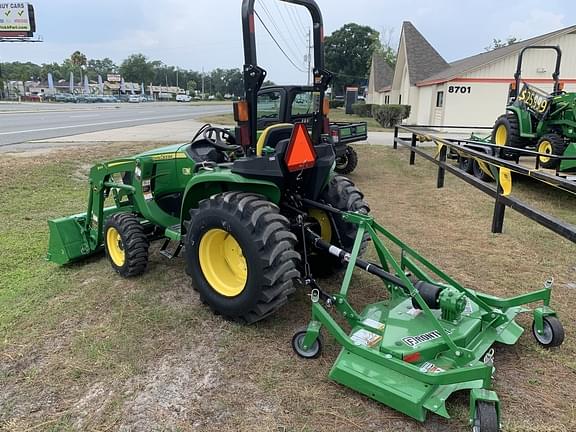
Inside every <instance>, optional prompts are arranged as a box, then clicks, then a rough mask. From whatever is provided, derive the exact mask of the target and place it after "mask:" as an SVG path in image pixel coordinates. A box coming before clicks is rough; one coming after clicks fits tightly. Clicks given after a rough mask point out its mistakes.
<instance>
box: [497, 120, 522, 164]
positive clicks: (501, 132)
mask: <svg viewBox="0 0 576 432" xmlns="http://www.w3.org/2000/svg"><path fill="white" fill-rule="evenodd" d="M492 142H493V143H494V144H496V145H499V146H502V147H511V148H525V147H526V146H527V145H529V144H530V141H529V140H527V139H525V138H522V137H521V136H520V123H519V122H518V117H517V116H516V114H515V113H512V112H508V113H506V114H503V115H501V116H500V117H498V119H497V120H496V122H495V123H494V127H493V128H492ZM517 155H518V153H517V152H515V151H507V150H502V151H501V156H502V157H503V158H506V159H514V158H515V157H516V156H517Z"/></svg>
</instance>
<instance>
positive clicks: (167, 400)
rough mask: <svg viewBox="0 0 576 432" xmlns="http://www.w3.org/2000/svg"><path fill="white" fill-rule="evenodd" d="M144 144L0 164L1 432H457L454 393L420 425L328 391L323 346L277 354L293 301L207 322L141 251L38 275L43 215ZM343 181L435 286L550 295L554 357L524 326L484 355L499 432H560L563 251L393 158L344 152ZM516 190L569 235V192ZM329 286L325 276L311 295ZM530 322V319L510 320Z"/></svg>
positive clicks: (574, 273)
mask: <svg viewBox="0 0 576 432" xmlns="http://www.w3.org/2000/svg"><path fill="white" fill-rule="evenodd" d="M150 147H152V145H151V144H146V143H143V144H134V143H132V144H124V143H117V144H109V145H105V146H102V147H88V148H78V149H66V150H60V151H53V152H51V153H48V154H46V155H42V156H38V155H36V156H35V157H22V156H9V155H3V156H0V202H2V205H1V206H0V220H2V221H3V223H2V225H1V226H0V274H1V277H0V336H1V338H0V386H1V388H2V392H0V430H7V431H25V430H26V431H27V430H42V431H75V430H90V431H96V430H99V431H104V430H158V431H163V430H178V431H189V430H202V431H251V430H258V431H278V430H285V431H329V432H334V431H337V430H349V431H376V430H395V431H396V430H397V431H403V430H406V431H428V430H442V431H448V432H451V431H461V430H464V429H466V428H467V424H466V422H467V415H468V414H467V409H468V406H467V403H468V400H467V397H466V396H465V395H462V396H456V397H455V398H454V399H452V400H451V401H450V403H449V405H448V409H449V410H450V411H451V413H452V414H453V416H454V418H453V420H451V421H448V420H443V419H440V418H438V417H435V416H430V418H429V419H428V421H427V423H424V424H420V423H418V422H415V421H412V420H410V419H408V418H407V417H405V416H403V415H401V414H399V413H398V412H396V411H394V410H391V409H389V408H387V407H385V406H382V405H380V404H378V403H376V402H374V401H372V400H369V399H367V398H365V397H363V396H361V395H359V394H357V393H355V392H353V391H351V390H348V389H346V388H344V387H342V386H339V385H337V384H335V383H333V382H331V381H329V380H328V379H327V374H328V372H329V370H330V367H331V364H332V362H333V361H334V359H335V358H336V356H337V354H338V352H339V347H338V345H337V344H336V343H335V342H334V340H332V339H331V338H326V339H325V342H326V343H325V349H324V353H323V355H322V356H321V358H319V359H318V360H315V361H309V362H304V361H302V360H300V359H298V358H296V357H295V355H294V354H293V353H292V350H291V348H290V338H291V335H292V333H293V331H294V330H295V329H296V328H297V327H299V326H300V325H302V324H304V323H306V322H307V320H308V319H309V297H308V296H307V295H306V292H304V290H303V289H301V290H299V291H298V292H297V293H296V294H295V295H294V296H293V298H292V300H291V301H290V302H289V303H288V305H287V306H285V307H284V308H283V309H282V310H280V311H279V313H277V314H276V315H274V316H273V317H272V318H271V319H268V320H266V321H264V322H262V323H259V324H257V325H254V326H250V327H245V326H240V325H236V324H234V323H231V322H228V321H225V320H223V319H221V318H220V317H218V316H214V315H213V314H212V313H210V311H209V310H208V308H207V307H205V306H204V305H203V304H202V303H201V301H200V300H199V298H198V295H197V293H196V292H195V291H194V290H193V289H192V287H191V285H190V280H189V278H188V276H187V275H186V274H185V272H184V265H183V259H182V258H177V259H174V260H171V261H168V260H166V259H164V258H163V257H162V256H161V255H160V254H159V252H158V248H159V247H158V245H156V246H155V247H154V248H153V249H152V251H151V259H150V268H149V271H148V272H147V273H146V274H145V275H144V276H142V277H140V278H136V279H130V280H125V279H121V278H120V277H118V276H117V275H116V274H114V273H113V272H112V270H111V268H110V266H109V264H108V263H107V261H106V259H105V258H104V257H102V256H97V257H94V258H91V259H89V260H87V261H85V262H81V263H78V264H74V265H70V266H65V267H58V266H56V265H54V264H52V263H49V262H46V261H45V260H44V256H45V254H46V247H47V242H48V229H47V224H46V220H47V219H49V218H54V217H59V216H63V215H68V214H73V213H77V212H81V211H83V210H84V209H85V206H86V197H87V184H86V173H87V170H88V169H89V167H90V166H91V164H93V163H95V162H97V161H99V160H102V159H106V158H109V157H112V156H119V155H126V154H132V153H135V152H138V151H142V150H144V149H147V148H150ZM356 149H357V151H358V153H359V157H360V160H359V165H358V168H357V171H355V172H354V173H353V174H352V176H351V178H352V179H353V180H354V181H355V182H356V183H357V185H358V186H359V187H360V189H361V190H362V191H363V192H364V193H365V195H366V201H367V202H368V203H369V204H370V206H371V208H372V213H373V214H374V216H375V217H376V218H377V220H379V221H380V222H382V223H383V224H384V225H385V226H386V227H388V228H389V229H390V230H392V231H393V232H394V233H396V234H398V235H399V236H400V237H401V238H403V239H405V240H408V241H409V242H410V243H411V244H412V245H413V246H415V247H416V248H417V249H418V250H420V251H421V252H422V253H423V254H424V255H425V256H428V257H430V258H431V259H432V260H433V261H434V262H435V263H436V264H438V265H440V266H441V267H443V268H444V269H445V270H446V271H447V272H448V274H451V275H453V276H454V277H455V278H456V279H457V280H460V281H461V282H462V283H463V284H465V285H466V286H469V287H474V288H477V289H480V290H483V291H486V292H489V293H492V294H495V295H506V296H509V295H514V294H518V293H522V292H525V291H527V290H529V289H530V290H531V289H536V288H539V287H540V286H541V285H542V283H543V281H544V280H546V279H547V278H548V277H549V276H554V278H555V280H556V283H555V288H554V291H553V301H552V304H553V306H555V307H556V308H557V310H558V312H559V315H560V317H561V318H563V323H564V325H565V327H566V335H567V338H566V342H565V344H564V345H563V346H562V347H561V348H560V349H557V350H553V351H551V352H548V351H544V350H542V349H540V348H538V347H537V346H536V344H535V343H534V341H533V340H532V337H531V336H530V335H529V331H528V332H527V334H525V335H524V336H523V337H522V338H521V340H520V342H519V344H518V345H516V346H514V347H504V346H497V347H496V357H495V367H496V381H495V388H496V390H497V391H498V394H499V396H500V398H501V401H502V413H503V423H504V428H505V429H504V430H505V431H511V432H520V431H522V432H526V431H539V432H542V431H561V432H562V431H566V432H568V431H573V430H576V417H575V416H574V406H573V397H574V394H576V379H575V374H576V360H575V359H576V342H575V341H574V337H573V335H574V334H576V324H575V322H574V320H573V315H574V310H576V295H575V291H574V280H575V277H576V268H575V263H574V244H572V243H570V242H568V241H564V240H562V239H560V238H559V237H558V236H556V235H554V234H552V233H551V232H549V231H547V230H545V229H544V228H542V227H541V226H539V225H537V224H536V223H534V222H531V221H529V220H527V219H526V218H524V217H522V216H520V215H519V214H517V213H515V212H514V211H512V210H508V211H507V216H506V224H505V234H503V235H493V234H491V233H490V231H489V228H490V220H491V214H492V205H493V202H492V200H491V199H489V198H488V197H487V196H484V195H482V194H480V193H479V192H478V191H477V190H476V189H474V188H472V187H470V186H468V185H466V184H465V183H463V182H462V181H459V180H457V179H455V178H454V177H451V176H447V181H446V187H445V188H444V189H442V190H437V189H436V188H435V182H436V180H435V173H436V169H435V168H434V166H433V165H432V164H430V163H428V162H425V161H423V160H422V159H417V163H416V165H415V166H413V167H410V166H409V165H408V160H407V159H408V153H406V152H402V151H393V150H392V149H388V148H384V147H380V146H366V145H358V146H356ZM533 186H534V185H533V183H532V182H529V181H520V180H519V181H515V189H514V193H517V194H519V195H520V196H522V197H526V198H527V199H529V200H530V201H531V202H533V203H535V204H537V205H538V206H539V207H540V208H542V209H543V210H546V211H551V212H553V213H554V214H556V215H558V216H563V217H566V218H568V219H569V220H570V221H571V222H573V223H576V204H575V202H574V200H573V198H572V197H571V196H567V195H565V194H562V193H559V192H556V191H550V190H548V189H542V188H534V187H533ZM321 284H322V287H323V288H324V289H326V290H328V291H334V290H336V289H337V288H338V284H339V281H338V278H337V277H335V278H333V279H331V280H328V281H322V282H321ZM352 290H353V292H354V293H355V294H354V295H353V302H354V303H355V304H359V303H365V302H368V301H370V302H372V301H375V300H376V299H381V298H382V290H381V283H380V282H379V281H377V280H375V279H373V278H372V277H370V276H368V275H365V274H358V275H355V278H354V282H353V285H352ZM520 322H521V324H522V325H524V326H529V324H530V317H523V318H521V320H520Z"/></svg>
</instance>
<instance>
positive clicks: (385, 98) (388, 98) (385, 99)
mask: <svg viewBox="0 0 576 432" xmlns="http://www.w3.org/2000/svg"><path fill="white" fill-rule="evenodd" d="M389 103H390V95H388V96H385V97H384V104H386V105H388V104H389Z"/></svg>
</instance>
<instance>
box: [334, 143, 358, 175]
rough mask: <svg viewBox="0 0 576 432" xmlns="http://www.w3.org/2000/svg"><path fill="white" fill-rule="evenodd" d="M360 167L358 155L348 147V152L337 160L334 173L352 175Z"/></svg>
mask: <svg viewBox="0 0 576 432" xmlns="http://www.w3.org/2000/svg"><path fill="white" fill-rule="evenodd" d="M357 166H358V154H357V153H356V150H354V149H353V148H352V147H350V146H346V152H345V154H343V155H342V156H340V157H339V158H336V167H335V168H334V171H336V172H337V173H338V174H350V173H351V172H352V171H354V170H355V169H356V167H357Z"/></svg>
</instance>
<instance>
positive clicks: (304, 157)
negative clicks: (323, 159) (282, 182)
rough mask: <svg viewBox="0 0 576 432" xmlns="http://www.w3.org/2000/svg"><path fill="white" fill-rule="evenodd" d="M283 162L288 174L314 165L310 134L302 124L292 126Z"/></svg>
mask: <svg viewBox="0 0 576 432" xmlns="http://www.w3.org/2000/svg"><path fill="white" fill-rule="evenodd" d="M285 161H286V165H287V166H288V171H290V172H293V171H300V170H303V169H306V168H312V167H313V166H314V164H315V163H316V152H315V151H314V146H313V145H312V139H310V134H309V133H308V130H307V129H306V126H305V125H304V124H303V123H298V124H296V125H295V126H294V130H293V131H292V136H291V138H290V144H289V145H288V151H287V152H286V158H285Z"/></svg>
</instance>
